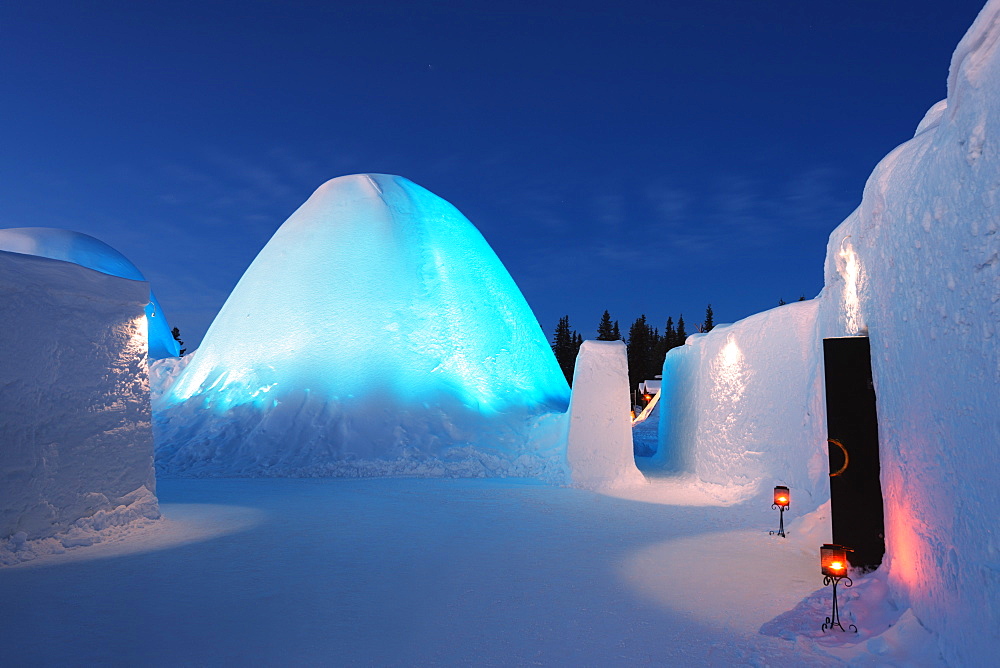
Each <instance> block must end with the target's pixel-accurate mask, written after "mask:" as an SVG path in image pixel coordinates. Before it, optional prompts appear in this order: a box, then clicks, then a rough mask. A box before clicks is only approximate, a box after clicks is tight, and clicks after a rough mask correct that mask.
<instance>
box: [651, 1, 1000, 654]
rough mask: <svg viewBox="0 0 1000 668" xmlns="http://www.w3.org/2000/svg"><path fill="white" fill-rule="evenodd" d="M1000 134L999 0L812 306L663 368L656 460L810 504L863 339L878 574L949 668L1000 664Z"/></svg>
mask: <svg viewBox="0 0 1000 668" xmlns="http://www.w3.org/2000/svg"><path fill="white" fill-rule="evenodd" d="M998 127H1000V1H998V0H991V1H990V2H989V3H988V4H987V5H986V7H985V8H984V9H983V11H982V12H981V13H980V15H979V17H978V18H977V19H976V21H975V23H974V24H973V26H972V27H971V28H970V29H969V31H968V33H967V34H966V35H965V37H964V38H963V39H962V41H961V43H960V44H959V45H958V48H957V49H956V51H955V54H954V56H953V58H952V62H951V70H950V73H949V78H948V98H947V100H945V101H944V102H939V103H938V104H935V105H934V106H933V107H931V109H930V110H929V111H928V113H927V114H926V116H925V117H924V119H923V120H922V121H921V122H920V124H919V126H918V128H917V133H916V136H914V137H913V139H911V140H910V141H908V142H906V143H905V144H903V145H901V146H900V147H898V148H897V149H896V150H894V151H892V152H891V153H890V154H889V155H888V156H886V157H885V159H884V160H882V162H881V163H880V164H879V165H878V166H877V167H876V169H875V171H874V172H873V173H872V176H871V178H869V180H868V183H867V185H866V186H865V190H864V197H863V199H862V202H861V205H860V207H859V208H858V209H857V210H856V211H855V212H854V213H853V214H852V215H851V216H850V217H848V219H847V220H846V221H844V223H843V224H841V225H840V227H838V228H837V229H836V230H835V231H834V232H833V233H832V234H831V236H830V241H829V246H828V249H827V258H826V270H825V277H826V279H825V286H824V288H823V291H822V292H821V294H820V295H819V297H818V298H817V299H816V300H815V304H813V305H798V304H793V305H789V306H785V307H782V308H780V309H775V310H773V311H768V312H767V313H764V314H760V315H757V316H753V317H751V318H747V319H746V320H744V321H741V322H739V323H736V324H735V325H732V326H729V327H726V328H717V329H715V330H713V331H712V332H710V333H709V334H708V335H707V336H696V337H692V338H690V339H688V342H687V345H685V346H684V347H682V348H679V349H675V350H673V351H671V352H670V353H669V354H668V356H667V361H666V363H665V365H664V387H665V393H666V392H667V388H670V387H673V391H674V396H673V397H669V396H666V395H665V396H664V397H663V399H662V401H663V403H664V404H665V406H664V407H663V408H662V411H663V418H662V427H663V429H662V433H661V441H660V447H661V448H662V451H661V452H659V453H658V456H659V457H660V458H661V459H662V461H663V463H664V465H666V466H670V465H672V466H674V467H676V468H678V469H681V470H688V471H690V470H695V471H697V472H698V473H699V475H700V476H701V477H703V478H705V479H711V480H720V479H724V480H729V481H736V482H746V483H753V482H755V481H759V480H760V476H759V475H758V474H759V473H760V472H761V471H765V470H766V471H768V472H769V473H771V474H772V475H771V477H772V478H773V479H774V482H776V483H777V482H779V480H778V478H782V477H784V475H788V476H790V477H788V478H787V479H788V480H789V481H791V482H790V485H791V486H793V487H794V486H796V483H795V481H796V480H804V481H805V483H804V484H806V485H807V486H808V485H812V486H813V487H812V488H813V489H814V490H815V491H817V492H819V493H818V494H815V495H814V497H813V499H812V503H813V504H814V505H815V504H816V502H817V501H822V500H823V494H822V493H821V492H822V491H823V490H822V489H821V486H820V487H816V483H817V482H819V479H820V478H822V475H820V476H819V478H817V477H816V475H817V473H816V471H814V470H813V465H812V463H813V462H815V460H816V456H817V449H821V450H820V451H822V449H824V448H825V446H824V442H825V431H824V430H822V429H820V428H819V426H820V425H822V426H823V427H824V428H825V409H824V405H823V403H822V402H821V401H819V397H820V396H821V394H820V392H821V391H822V389H821V388H820V387H819V386H818V385H817V382H816V379H817V378H819V379H821V378H822V354H821V343H822V341H821V340H822V338H824V337H835V336H844V335H857V334H867V335H868V336H869V338H870V342H871V349H872V372H873V379H874V384H875V393H876V396H877V410H878V422H879V441H880V444H879V448H880V459H881V467H882V468H881V482H882V490H883V496H884V509H885V518H886V550H887V551H886V557H885V561H884V562H883V565H882V567H881V569H880V572H882V573H885V575H884V576H882V577H886V578H887V581H888V583H889V596H890V597H891V598H892V600H893V601H894V605H897V606H899V609H901V610H902V609H905V608H906V607H907V606H910V608H911V610H912V612H913V614H914V615H915V616H916V618H917V619H918V621H919V623H920V624H921V625H923V626H924V627H925V628H927V629H929V630H930V631H932V632H933V633H934V634H935V635H936V637H937V643H938V646H939V649H940V651H941V655H942V656H943V657H944V658H945V660H946V661H947V662H948V663H949V664H950V665H962V666H966V665H968V666H972V665H991V664H993V663H995V652H996V647H997V646H998V644H1000V636H998V632H997V629H998V628H1000V608H998V606H997V601H998V600H1000V557H998V554H1000V543H998V541H997V536H996V532H995V531H993V530H991V528H990V527H992V526H993V524H994V522H995V519H996V512H997V511H996V509H997V508H998V507H1000V485H998V484H997V479H998V478H1000V457H998V456H997V440H998V436H1000V410H998V408H997V388H998V387H1000V352H998V340H1000V339H998V333H1000V332H998V328H1000V234H998V233H997V232H998V229H1000V178H998V176H997V175H998V174H1000V137H998V130H997V128H998ZM788 325H793V326H788ZM748 337H753V338H755V339H756V342H755V343H754V344H752V346H747V345H746V344H745V343H744V341H745V340H746V339H747V338H748ZM730 343H732V344H733V345H735V346H738V348H739V355H737V354H736V349H735V348H734V349H733V351H732V360H733V364H731V365H729V368H730V369H731V370H732V372H731V373H730V372H729V371H727V367H726V365H725V364H722V365H721V366H713V364H715V363H716V362H720V363H724V362H725V359H726V346H729V345H730ZM755 350H770V351H772V352H771V353H770V354H769V355H768V356H766V357H763V358H760V357H758V355H757V353H756V352H753V351H755ZM737 360H738V361H739V363H736V362H737ZM782 369H783V370H784V371H782ZM668 379H669V380H668ZM720 387H721V388H722V392H721V393H720V392H718V389H719V388H720ZM740 388H742V389H740ZM782 395H784V397H785V399H784V400H783V401H782V402H781V404H782V405H783V406H784V407H785V408H786V410H784V411H783V412H781V413H780V414H779V413H777V412H776V411H775V408H776V406H777V404H776V402H775V400H776V399H777V398H780V397H782ZM820 412H822V413H823V414H824V419H822V420H820V421H819V422H818V423H817V419H816V418H817V414H818V413H820ZM706 425H717V426H718V428H719V433H718V434H715V435H713V434H710V433H709V430H706V429H705V426H706ZM762 425H768V426H767V427H766V429H767V431H768V432H769V437H768V438H767V439H762V438H760V437H759V435H760V434H761V433H762V432H761V427H762ZM765 440H766V441H767V442H768V443H769V444H771V447H772V448H774V449H775V452H774V453H773V454H778V452H777V451H779V450H780V457H777V458H776V457H774V456H773V454H772V455H768V454H767V452H766V451H765V450H764V448H763V447H762V446H761V443H762V442H764V441H765ZM752 452H753V456H749V455H751V453H752ZM767 457H771V458H772V461H771V463H770V464H767V465H761V463H760V460H759V459H758V458H767ZM778 461H787V462H795V463H794V464H791V465H790V466H792V467H793V470H790V471H789V470H787V469H786V470H783V469H782V468H780V467H778V466H777V463H778ZM731 464H733V466H731ZM736 464H738V466H736ZM745 471H749V472H750V474H749V475H747V474H745V473H744V472H745ZM786 471H787V473H786ZM823 473H825V471H824V472H823ZM769 483H770V481H768V484H769ZM799 484H803V483H799ZM825 492H826V495H827V496H828V494H829V489H828V487H827V488H826V490H825ZM793 493H794V491H793ZM798 507H799V508H800V512H801V509H802V506H801V505H800V506H798ZM806 509H807V510H808V508H806Z"/></svg>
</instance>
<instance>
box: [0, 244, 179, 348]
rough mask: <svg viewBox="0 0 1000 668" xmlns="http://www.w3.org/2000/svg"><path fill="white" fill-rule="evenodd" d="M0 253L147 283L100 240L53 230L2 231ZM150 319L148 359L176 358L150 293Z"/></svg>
mask: <svg viewBox="0 0 1000 668" xmlns="http://www.w3.org/2000/svg"><path fill="white" fill-rule="evenodd" d="M0 250H4V251H8V252H11V253H21V254H23V255H36V256H39V257H47V258H50V259H52V260H62V261H63V262H72V263H73V264H78V265H80V266H83V267H87V268H88V269H93V270H94V271H99V272H101V273H103V274H110V275H111V276H118V277H119V278H127V279H130V280H133V281H145V280H146V277H145V276H143V275H142V272H141V271H139V269H138V268H137V267H136V266H135V265H134V264H132V263H131V262H130V261H129V260H128V258H126V257H125V256H124V255H122V254H121V253H119V252H118V251H116V250H115V249H114V248H112V247H111V246H109V245H108V244H106V243H104V242H103V241H101V240H100V239H95V238H94V237H92V236H90V235H87V234H83V233H82V232H73V231H72V230H61V229H57V228H53V227H12V228H8V229H3V230H0ZM146 316H147V318H148V320H149V356H150V357H151V358H154V359H160V358H163V357H176V356H177V355H179V354H180V346H179V345H178V344H177V341H176V340H174V337H173V335H172V334H171V331H170V325H169V323H167V319H166V317H164V315H163V310H162V309H161V308H160V304H159V302H157V301H156V297H155V296H154V295H153V292H152V290H151V291H150V293H149V305H148V306H147V307H146Z"/></svg>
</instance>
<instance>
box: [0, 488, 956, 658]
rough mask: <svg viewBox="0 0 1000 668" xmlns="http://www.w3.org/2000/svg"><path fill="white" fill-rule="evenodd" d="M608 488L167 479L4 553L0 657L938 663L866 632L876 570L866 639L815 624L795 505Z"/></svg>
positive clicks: (897, 635) (820, 599)
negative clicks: (105, 518)
mask: <svg viewBox="0 0 1000 668" xmlns="http://www.w3.org/2000/svg"><path fill="white" fill-rule="evenodd" d="M619 494H620V495H621V496H620V497H613V496H607V495H602V494H599V493H596V492H592V491H587V490H581V489H573V488H567V487H557V486H552V485H546V484H543V483H540V482H537V481H529V480H522V479H506V480H483V479H477V480H429V479H412V478H397V479H257V480H234V479H230V480H221V479H207V480H204V479H203V480H163V481H161V482H160V487H159V497H160V503H161V510H162V512H163V515H164V519H162V520H158V521H156V522H153V523H151V525H147V526H146V527H145V528H134V529H133V530H132V533H131V535H129V536H128V537H122V536H118V537H117V538H112V539H109V540H106V541H105V542H103V543H100V544H97V545H93V546H90V547H87V548H83V549H76V550H68V551H67V552H65V553H64V554H59V555H46V556H42V557H39V558H38V559H36V560H34V561H32V562H26V563H23V564H20V565H17V566H12V567H8V568H4V569H0V591H2V592H3V599H4V605H2V606H0V647H2V648H3V650H2V660H0V663H4V664H6V665H122V666H126V665H127V666H136V665H143V666H178V665H458V664H461V665H472V664H475V665H574V666H587V665H590V666H606V665H710V666H740V665H749V666H765V665H789V666H792V665H794V666H809V665H818V666H825V665H839V664H840V663H841V661H842V660H844V658H843V657H846V658H847V659H848V660H852V662H854V663H855V664H856V665H880V666H881V665H938V661H937V660H936V659H935V656H934V655H933V654H930V655H921V652H922V651H925V650H924V647H926V646H927V638H926V637H925V635H924V634H923V632H922V631H921V630H920V628H919V625H917V624H916V623H915V622H913V621H912V620H910V621H909V622H908V621H907V619H906V618H905V617H904V618H903V620H902V621H901V623H900V624H899V625H898V626H897V628H894V629H890V631H889V632H888V633H886V634H883V635H882V636H880V637H878V638H875V639H871V640H869V639H868V634H867V631H868V630H869V624H871V625H874V626H875V627H876V628H878V626H879V625H880V624H881V625H882V626H883V627H884V624H885V619H886V614H887V613H886V611H885V610H883V609H881V608H879V606H878V605H876V603H878V602H880V601H882V600H883V596H884V587H881V588H880V587H879V585H880V583H879V582H878V581H877V580H872V581H871V583H870V584H871V585H874V586H870V585H869V586H866V584H868V583H865V582H864V581H861V580H859V581H858V582H857V583H856V585H855V587H854V588H853V589H851V590H847V591H846V593H845V594H844V596H845V598H844V599H842V605H843V614H844V616H845V623H846V621H847V619H848V618H850V619H851V621H853V622H854V623H856V624H857V625H858V626H859V627H860V628H861V633H860V634H858V635H854V634H850V635H847V634H842V633H840V632H827V633H826V634H824V633H823V632H822V631H821V630H820V628H819V627H820V625H821V624H822V622H823V621H824V617H825V616H826V615H827V614H829V608H828V606H829V603H830V599H829V595H830V594H829V588H826V589H823V587H822V576H821V575H820V573H819V565H818V564H819V557H818V554H817V546H818V545H819V544H820V543H822V542H823V538H822V537H821V536H820V534H822V533H823V532H824V531H828V530H829V529H828V526H826V525H825V522H824V521H823V519H822V517H821V516H820V515H814V516H812V517H810V518H808V521H806V522H804V523H803V522H802V521H801V518H797V516H796V515H795V512H794V511H795V505H794V501H793V506H792V510H791V512H790V514H789V519H790V520H792V522H791V530H790V535H789V537H788V538H787V539H782V538H778V537H776V536H771V535H769V534H768V530H770V529H775V528H777V527H776V524H777V513H775V512H773V511H771V510H770V507H769V502H768V500H767V499H766V498H763V497H760V496H758V497H756V498H754V499H746V500H743V501H739V500H738V496H734V491H733V490H726V489H724V488H711V487H707V486H704V485H701V486H699V485H698V483H694V482H692V481H690V480H687V479H683V478H678V479H654V480H653V481H652V483H651V484H650V485H648V486H644V487H641V488H632V489H628V490H623V491H622V492H620V493H619ZM795 520H800V521H799V522H798V523H796V521H795ZM803 524H805V525H806V526H801V525H803ZM869 577H872V576H869ZM857 592H861V593H862V595H864V594H865V593H866V592H869V594H870V595H869V598H870V599H871V600H869V601H866V600H865V599H864V598H862V599H854V600H852V599H851V598H849V597H850V596H852V595H854V594H855V593H857ZM883 607H884V606H883ZM789 611H790V612H789ZM890 617H891V615H890ZM762 626H763V627H765V628H764V631H765V632H764V633H762V632H761V627H762ZM879 630H880V629H879ZM797 633H803V634H804V635H797ZM907 634H909V635H907ZM824 638H825V640H824ZM823 642H832V643H834V645H833V646H825V645H823V644H822V643H823ZM844 642H851V643H857V644H854V645H847V646H840V645H838V643H844ZM842 655H843V656H842ZM851 657H853V659H851Z"/></svg>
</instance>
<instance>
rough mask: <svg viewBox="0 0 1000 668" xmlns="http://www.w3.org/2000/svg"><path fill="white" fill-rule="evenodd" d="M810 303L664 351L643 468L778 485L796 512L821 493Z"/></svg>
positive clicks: (813, 307)
mask: <svg viewBox="0 0 1000 668" xmlns="http://www.w3.org/2000/svg"><path fill="white" fill-rule="evenodd" d="M818 307H819V303H818V301H816V300H810V301H802V302H795V303H792V304H787V305H785V306H781V307H778V308H775V309H772V310H770V311H765V312H764V313H759V314H757V315H754V316H751V317H749V318H746V319H745V320H741V321H740V322H738V323H735V324H732V325H723V326H719V327H716V328H715V329H713V330H712V331H710V332H708V333H707V334H695V335H692V336H690V337H688V340H687V343H686V345H684V346H681V347H679V348H674V349H673V350H671V351H670V352H669V353H668V354H667V357H666V360H665V361H664V365H663V384H662V386H661V388H662V389H661V394H660V407H659V411H660V444H659V448H658V449H657V452H656V454H655V455H654V456H653V457H652V458H651V460H650V462H651V464H653V465H658V466H661V467H663V468H665V469H668V470H673V471H684V472H694V473H696V474H697V475H698V477H699V478H701V479H702V480H704V481H705V482H709V483H713V484H718V485H727V486H728V485H738V486H742V487H745V488H747V490H748V493H750V492H752V491H753V490H754V489H757V488H760V489H766V488H768V486H770V487H773V486H774V485H778V484H783V485H788V486H789V487H790V488H792V490H793V492H792V494H793V498H794V499H795V502H796V507H797V508H800V509H801V510H802V512H807V511H808V510H812V509H814V508H816V507H817V506H819V505H820V504H821V503H823V502H824V501H825V500H826V499H828V498H829V495H830V491H829V484H828V481H827V479H826V476H827V474H828V471H827V463H826V461H827V460H826V435H825V434H826V410H825V406H824V398H823V376H822V362H823V360H822V346H820V345H819V344H818V343H817V341H818V340H819V337H818V333H817V330H816V316H817V310H818Z"/></svg>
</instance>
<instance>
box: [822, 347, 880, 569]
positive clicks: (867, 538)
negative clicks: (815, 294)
mask: <svg viewBox="0 0 1000 668" xmlns="http://www.w3.org/2000/svg"><path fill="white" fill-rule="evenodd" d="M823 362H824V366H825V373H826V426H827V438H829V441H828V443H827V445H828V446H829V457H830V505H831V521H832V523H833V542H834V543H838V544H840V545H844V546H845V547H849V548H851V549H853V550H854V552H849V553H848V561H849V562H850V563H851V566H854V567H855V568H865V569H867V570H874V569H875V568H877V567H878V565H879V564H881V563H882V557H883V556H884V555H885V519H884V515H883V510H882V484H881V482H880V480H879V470H880V466H879V456H878V415H877V413H876V408H875V387H874V385H873V383H872V363H871V347H870V345H869V342H868V337H866V336H848V337H843V338H835V339H823Z"/></svg>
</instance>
